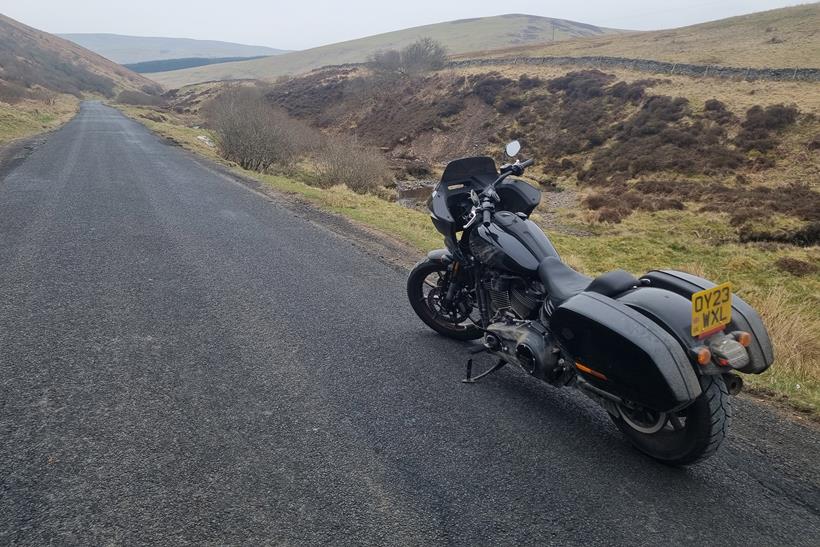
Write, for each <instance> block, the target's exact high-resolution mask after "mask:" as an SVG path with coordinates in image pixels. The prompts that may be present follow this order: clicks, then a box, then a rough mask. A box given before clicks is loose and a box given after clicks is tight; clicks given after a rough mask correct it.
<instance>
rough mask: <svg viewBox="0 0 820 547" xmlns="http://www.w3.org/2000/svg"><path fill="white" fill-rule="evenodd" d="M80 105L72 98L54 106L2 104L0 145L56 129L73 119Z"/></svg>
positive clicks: (32, 102) (58, 100) (64, 99)
mask: <svg viewBox="0 0 820 547" xmlns="http://www.w3.org/2000/svg"><path fill="white" fill-rule="evenodd" d="M78 105H79V101H78V100H77V99H75V98H74V97H70V96H62V97H59V98H57V99H56V100H55V101H54V102H53V103H52V104H47V103H44V102H34V101H23V102H20V103H18V104H15V105H9V104H6V103H2V102H0V144H4V143H7V142H9V141H13V140H15V139H20V138H24V137H29V136H31V135H36V134H37V133H42V132H44V131H49V130H51V129H54V128H55V127H57V126H59V125H61V124H62V123H65V122H66V121H68V120H69V119H71V118H72V117H73V116H74V114H75V113H76V112H77V108H78Z"/></svg>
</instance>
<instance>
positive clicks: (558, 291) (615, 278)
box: [538, 256, 640, 306]
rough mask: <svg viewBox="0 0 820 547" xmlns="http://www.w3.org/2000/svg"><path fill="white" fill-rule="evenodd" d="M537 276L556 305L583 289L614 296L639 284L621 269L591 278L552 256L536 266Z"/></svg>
mask: <svg viewBox="0 0 820 547" xmlns="http://www.w3.org/2000/svg"><path fill="white" fill-rule="evenodd" d="M538 277H539V278H540V279H541V283H543V284H544V288H545V289H546V290H547V294H548V295H549V298H550V300H551V301H552V303H553V304H554V305H556V306H560V305H561V304H563V303H564V302H565V301H567V300H569V299H570V298H572V297H573V296H575V295H576V294H580V293H582V292H584V291H589V292H595V293H598V294H602V295H604V296H616V295H619V294H621V293H623V292H626V291H628V290H629V289H631V288H633V287H636V286H638V285H639V284H640V282H639V281H638V280H637V279H635V277H634V276H633V275H632V274H630V273H628V272H625V271H623V270H613V271H611V272H607V273H605V274H602V275H600V276H598V277H596V278H595V279H593V278H591V277H587V276H586V275H584V274H582V273H579V272H576V271H575V270H573V269H572V268H570V267H569V266H567V265H566V264H564V263H563V262H561V260H560V259H558V258H555V257H552V256H548V257H547V258H545V259H544V260H542V261H541V264H540V265H539V266H538Z"/></svg>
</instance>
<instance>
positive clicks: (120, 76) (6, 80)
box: [0, 15, 157, 102]
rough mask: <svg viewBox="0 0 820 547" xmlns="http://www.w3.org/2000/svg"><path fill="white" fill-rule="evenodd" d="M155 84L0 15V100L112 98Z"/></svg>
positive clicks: (71, 43) (78, 47) (68, 42)
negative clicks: (39, 94)
mask: <svg viewBox="0 0 820 547" xmlns="http://www.w3.org/2000/svg"><path fill="white" fill-rule="evenodd" d="M156 88H157V85H156V83H154V82H152V81H151V80H148V79H147V78H145V77H143V76H140V75H139V74H136V73H134V72H132V71H130V70H128V69H127V68H124V67H122V66H120V65H118V64H116V63H114V62H112V61H109V60H108V59H106V58H104V57H101V56H99V55H97V54H96V53H94V52H92V51H89V50H87V49H85V48H83V47H80V46H78V45H77V44H75V43H73V42H70V41H68V40H65V39H63V38H59V37H57V36H54V35H52V34H48V33H46V32H42V31H40V30H37V29H34V28H31V27H29V26H26V25H24V24H22V23H19V22H17V21H15V20H14V19H11V18H9V17H6V16H4V15H0V100H5V101H6V102H9V101H11V100H13V98H14V96H20V97H25V96H27V95H30V94H31V93H32V92H34V91H36V90H38V89H40V90H48V91H51V92H55V93H67V94H71V95H75V96H78V97H79V96H81V95H83V94H85V93H97V94H100V95H104V96H108V97H110V96H113V95H114V94H115V93H116V92H117V91H119V90H123V89H136V90H154V89H156Z"/></svg>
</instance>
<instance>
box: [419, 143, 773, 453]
mask: <svg viewBox="0 0 820 547" xmlns="http://www.w3.org/2000/svg"><path fill="white" fill-rule="evenodd" d="M520 149H521V145H520V143H518V141H513V142H511V143H509V144H508V145H507V148H506V153H507V156H508V157H509V158H510V161H512V160H515V161H514V162H513V163H507V164H505V165H503V166H502V167H501V168H500V170H499V169H498V168H497V167H496V164H495V161H494V160H493V159H492V158H490V157H471V158H465V159H459V160H455V161H452V162H450V163H449V164H448V165H447V167H446V169H445V171H444V174H443V175H442V178H441V181H440V182H439V183H438V184H437V185H436V186H435V188H434V191H433V193H432V197H431V198H430V201H429V209H430V216H431V219H432V222H433V224H434V225H435V227H436V229H437V230H438V231H439V232H440V233H441V234H442V235H443V236H444V242H445V246H446V248H444V249H439V250H434V251H431V252H430V253H429V254H428V255H427V258H426V259H425V260H423V261H422V262H420V263H418V264H417V265H416V266H415V268H414V269H413V270H412V272H411V273H410V276H409V278H408V281H407V294H408V297H409V300H410V304H411V306H412V307H413V310H414V311H415V312H416V314H417V315H418V316H419V318H420V319H421V320H422V321H423V322H424V323H425V324H427V325H428V326H429V327H430V328H432V329H433V330H435V331H436V332H438V333H440V334H442V335H444V336H448V337H450V338H453V339H456V340H478V339H481V345H480V346H478V347H477V349H474V350H472V351H471V353H472V354H478V353H486V354H489V355H491V356H493V357H494V358H496V359H497V362H496V364H495V365H494V366H492V367H491V368H489V369H488V370H486V371H485V372H483V373H481V374H479V375H477V376H475V377H473V376H472V365H473V360H472V358H470V359H469V360H468V361H467V377H466V379H465V380H464V382H467V383H475V382H477V381H479V380H481V379H482V378H485V377H487V376H488V375H490V374H493V373H494V372H496V371H498V370H499V369H501V368H502V367H504V366H506V365H508V364H513V365H515V366H518V367H520V368H521V369H523V370H524V371H525V372H526V373H527V374H530V375H532V376H534V377H536V378H538V379H540V380H542V381H545V382H547V383H549V384H552V385H554V386H559V387H563V386H572V387H575V388H578V389H580V390H581V391H582V392H584V393H585V394H587V395H588V396H590V397H591V398H592V399H593V400H594V401H596V402H597V403H599V404H600V405H601V406H602V407H603V408H604V409H605V410H606V411H607V412H608V414H609V416H610V417H611V418H612V420H613V421H614V422H615V425H616V426H617V427H618V429H619V430H620V431H621V432H622V433H623V434H624V435H625V436H626V437H627V439H628V440H629V441H630V442H631V443H632V444H633V445H634V446H635V447H636V448H637V449H638V450H640V451H642V452H644V453H645V454H647V455H649V456H650V457H652V458H655V459H656V460H659V461H661V462H664V463H666V464H670V465H677V466H683V465H689V464H693V463H696V462H699V461H702V460H704V459H706V458H708V457H710V456H712V455H713V454H714V453H715V452H716V451H717V450H718V448H719V447H720V445H721V443H722V442H723V441H724V439H725V438H726V434H727V430H728V427H729V424H730V421H731V417H732V405H731V399H730V396H731V395H736V394H737V393H739V392H740V390H741V389H742V386H743V381H742V379H741V377H740V376H739V375H738V373H745V374H760V373H762V372H764V371H765V370H766V369H767V368H769V366H771V364H772V361H773V360H774V356H773V351H772V344H771V340H770V339H769V335H768V333H767V331H766V329H765V327H764V326H763V323H762V321H761V319H760V316H759V315H758V314H757V312H756V311H755V310H754V309H752V307H751V306H749V305H748V304H747V303H746V302H744V301H743V300H742V299H741V298H739V297H738V296H736V295H734V294H732V288H731V285H730V284H729V283H723V284H719V285H716V284H715V283H712V282H711V281H708V280H706V279H703V278H701V277H698V276H695V275H691V274H688V273H685V272H680V271H675V270H653V271H650V272H648V273H646V274H645V275H643V276H642V277H640V278H636V277H634V276H633V275H632V274H630V273H627V272H625V271H623V270H615V271H611V272H608V273H605V274H603V275H600V276H598V277H595V278H591V277H587V276H585V275H583V274H581V273H579V272H577V271H575V270H573V269H572V268H570V267H569V266H567V265H566V264H565V263H563V262H562V261H561V259H560V257H559V255H558V252H557V251H556V250H555V247H554V246H553V244H552V242H551V241H550V239H549V237H548V236H547V235H546V234H545V233H544V231H543V230H541V228H540V227H539V226H537V225H536V224H535V223H534V222H532V221H531V220H529V218H528V217H529V215H530V214H531V213H532V212H533V210H534V209H535V208H536V207H537V206H538V204H539V203H540V200H541V192H540V191H539V190H537V189H536V188H534V187H533V186H531V185H529V184H527V183H526V182H524V181H522V180H519V179H515V178H513V177H520V176H522V175H523V174H524V171H525V170H526V168H527V167H529V166H531V165H532V164H533V163H534V160H532V159H528V160H525V161H521V160H520V159H516V158H517V156H518V154H519V153H520Z"/></svg>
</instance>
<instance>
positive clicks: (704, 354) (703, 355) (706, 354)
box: [695, 347, 712, 366]
mask: <svg viewBox="0 0 820 547" xmlns="http://www.w3.org/2000/svg"><path fill="white" fill-rule="evenodd" d="M695 351H696V352H697V356H698V364H699V365H703V366H706V365H708V364H709V363H710V362H711V361H712V352H711V351H710V350H709V348H707V347H701V348H698V349H697V350H695Z"/></svg>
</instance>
